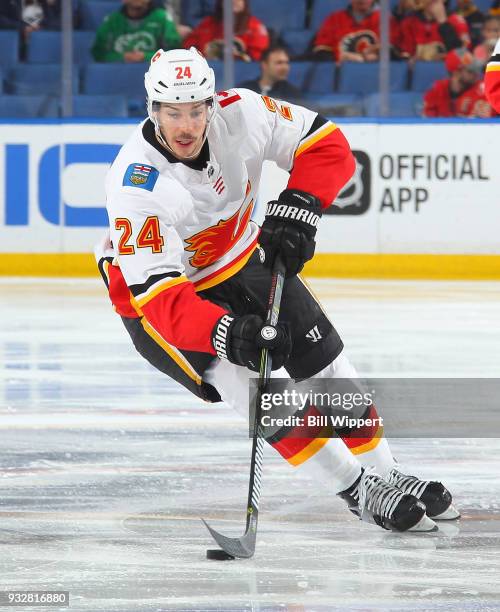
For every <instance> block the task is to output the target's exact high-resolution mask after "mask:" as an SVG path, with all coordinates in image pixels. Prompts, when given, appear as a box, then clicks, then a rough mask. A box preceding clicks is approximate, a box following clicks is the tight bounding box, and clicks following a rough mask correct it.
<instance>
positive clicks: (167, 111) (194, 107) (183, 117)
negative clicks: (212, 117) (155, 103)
mask: <svg viewBox="0 0 500 612" xmlns="http://www.w3.org/2000/svg"><path fill="white" fill-rule="evenodd" d="M157 117H158V123H159V126H160V129H161V133H162V135H163V138H165V140H166V141H167V143H168V145H169V147H170V148H171V149H172V151H173V152H174V155H175V156H176V157H178V158H179V159H186V158H189V157H191V156H193V155H194V154H195V153H196V151H197V150H199V149H200V148H201V145H202V143H203V137H204V135H205V129H206V127H207V119H208V107H207V104H206V103H205V102H192V103H191V102H188V103H186V104H161V105H160V108H159V110H158V115H157Z"/></svg>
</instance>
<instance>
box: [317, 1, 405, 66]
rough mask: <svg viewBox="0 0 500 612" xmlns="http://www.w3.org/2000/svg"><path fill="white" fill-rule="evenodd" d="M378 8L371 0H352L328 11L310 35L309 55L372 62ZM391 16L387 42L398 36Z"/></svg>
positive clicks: (376, 42)
mask: <svg viewBox="0 0 500 612" xmlns="http://www.w3.org/2000/svg"><path fill="white" fill-rule="evenodd" d="M379 22H380V11H379V10H378V8H376V7H375V6H374V0H352V2H351V4H350V5H349V6H348V7H347V8H346V9H344V10H341V11H336V12H335V13H332V14H331V15H329V16H328V17H327V18H326V19H325V21H324V22H323V23H322V24H321V27H320V29H319V31H318V33H317V35H316V38H315V39H314V43H313V55H312V59H317V60H326V59H328V60H331V59H334V60H335V61H336V62H374V61H377V60H378V55H379V34H380V28H379ZM397 32H398V26H397V22H396V20H395V19H394V18H392V19H391V43H392V44H393V45H394V44H395V43H396V42H397V39H398V34H397ZM332 56H333V57H332Z"/></svg>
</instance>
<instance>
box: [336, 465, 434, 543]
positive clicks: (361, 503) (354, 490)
mask: <svg viewBox="0 0 500 612" xmlns="http://www.w3.org/2000/svg"><path fill="white" fill-rule="evenodd" d="M339 496H340V497H342V499H344V500H345V501H346V502H347V505H348V506H349V510H350V511H351V512H352V513H353V514H355V515H356V516H358V517H359V518H360V519H361V520H363V521H366V522H368V523H375V524H376V525H379V526H380V527H383V528H384V529H389V530H391V531H437V526H436V524H435V523H434V521H433V520H432V519H430V518H429V517H428V516H427V515H426V514H425V505H424V503H423V502H421V501H420V500H419V499H417V498H416V497H414V496H413V495H409V494H408V493H404V492H403V491H401V490H400V489H398V488H397V487H395V486H393V485H391V484H389V483H388V482H386V481H385V480H384V479H383V478H381V477H380V476H377V474H373V473H370V472H367V471H363V472H362V473H361V475H360V477H359V478H358V479H357V480H356V482H355V483H354V484H353V485H351V486H350V487H349V488H348V489H346V490H345V491H342V492H341V493H339Z"/></svg>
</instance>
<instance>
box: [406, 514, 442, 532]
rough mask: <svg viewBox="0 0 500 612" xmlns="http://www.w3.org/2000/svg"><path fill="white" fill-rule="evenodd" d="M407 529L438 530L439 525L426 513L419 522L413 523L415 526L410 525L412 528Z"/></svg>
mask: <svg viewBox="0 0 500 612" xmlns="http://www.w3.org/2000/svg"><path fill="white" fill-rule="evenodd" d="M407 531H425V532H429V531H438V526H437V525H436V523H435V522H434V521H433V520H432V519H431V518H429V517H428V516H427V514H424V516H423V517H422V518H421V519H420V520H419V521H418V523H417V524H416V525H413V527H410V529H408V530H407Z"/></svg>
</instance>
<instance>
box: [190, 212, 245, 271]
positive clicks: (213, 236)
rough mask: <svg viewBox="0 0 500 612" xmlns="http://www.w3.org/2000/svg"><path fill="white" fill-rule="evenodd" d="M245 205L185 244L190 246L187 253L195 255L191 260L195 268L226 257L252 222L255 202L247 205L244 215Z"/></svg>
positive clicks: (203, 266)
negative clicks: (251, 217) (251, 216)
mask: <svg viewBox="0 0 500 612" xmlns="http://www.w3.org/2000/svg"><path fill="white" fill-rule="evenodd" d="M242 209H243V205H242V206H241V207H240V208H238V210H237V211H236V212H235V213H234V215H232V216H231V217H229V219H221V220H220V221H218V222H217V223H216V225H211V226H210V227H207V228H205V229H203V230H201V232H198V233H197V234H195V235H194V236H191V237H190V238H186V239H185V242H186V243H187V244H188V245H189V246H187V247H186V248H185V250H186V251H189V252H191V253H194V255H193V256H192V257H191V258H190V259H189V263H190V264H191V265H192V266H193V268H205V267H206V266H209V265H210V264H212V263H214V261H217V260H218V259H220V258H221V257H222V256H223V255H225V254H226V253H227V252H228V251H229V249H231V248H232V247H233V246H234V245H235V244H236V243H237V242H238V240H239V239H240V238H241V236H242V235H243V232H244V231H245V229H246V228H247V225H248V223H249V221H250V215H251V214H252V209H253V200H251V201H250V203H249V204H248V205H247V207H246V208H245V210H244V211H243V213H242V212H241V211H242Z"/></svg>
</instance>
